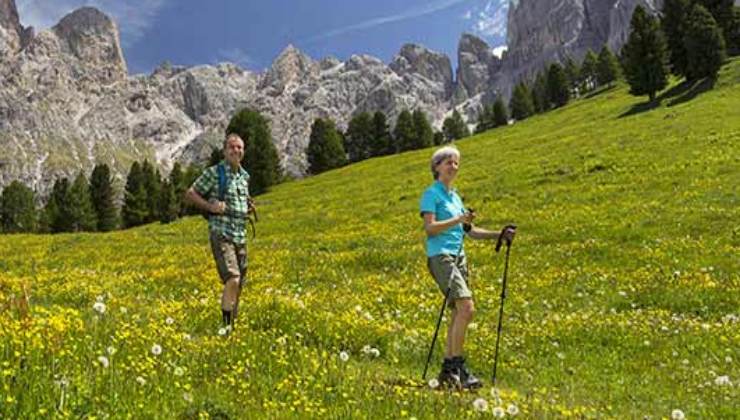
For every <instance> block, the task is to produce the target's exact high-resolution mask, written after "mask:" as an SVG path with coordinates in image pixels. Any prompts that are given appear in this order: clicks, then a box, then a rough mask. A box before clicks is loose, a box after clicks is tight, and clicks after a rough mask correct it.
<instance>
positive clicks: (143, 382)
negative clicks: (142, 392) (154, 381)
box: [136, 376, 146, 386]
mask: <svg viewBox="0 0 740 420" xmlns="http://www.w3.org/2000/svg"><path fill="white" fill-rule="evenodd" d="M136 382H137V383H138V384H139V385H141V386H144V385H146V379H144V378H142V377H141V376H137V377H136Z"/></svg>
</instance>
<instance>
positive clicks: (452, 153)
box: [430, 146, 460, 180]
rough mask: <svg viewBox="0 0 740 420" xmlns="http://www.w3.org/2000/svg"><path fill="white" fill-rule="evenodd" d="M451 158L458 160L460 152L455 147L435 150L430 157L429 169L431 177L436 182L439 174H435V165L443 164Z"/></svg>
mask: <svg viewBox="0 0 740 420" xmlns="http://www.w3.org/2000/svg"><path fill="white" fill-rule="evenodd" d="M451 157H456V158H458V159H460V151H459V150H457V147H455V146H444V147H440V148H439V149H437V150H436V151H435V152H434V154H433V155H432V160H431V162H430V163H431V167H432V176H433V177H434V179H435V180H436V179H437V178H439V172H437V169H436V168H437V165H439V164H440V163H442V162H444V161H445V160H446V159H449V158H451Z"/></svg>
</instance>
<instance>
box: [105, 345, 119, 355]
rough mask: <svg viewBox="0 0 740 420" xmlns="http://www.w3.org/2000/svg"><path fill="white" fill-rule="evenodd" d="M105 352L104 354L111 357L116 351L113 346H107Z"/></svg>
mask: <svg viewBox="0 0 740 420" xmlns="http://www.w3.org/2000/svg"><path fill="white" fill-rule="evenodd" d="M105 351H106V353H108V354H109V355H111V356H113V355H114V354H116V351H117V350H116V348H115V347H113V346H108V347H107V348H106V349H105Z"/></svg>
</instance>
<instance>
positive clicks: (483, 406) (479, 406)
mask: <svg viewBox="0 0 740 420" xmlns="http://www.w3.org/2000/svg"><path fill="white" fill-rule="evenodd" d="M473 408H475V410H476V411H486V410H488V401H486V400H484V399H483V398H476V399H475V401H473Z"/></svg>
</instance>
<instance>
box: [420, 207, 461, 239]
mask: <svg viewBox="0 0 740 420" xmlns="http://www.w3.org/2000/svg"><path fill="white" fill-rule="evenodd" d="M472 221H473V215H472V213H464V214H461V215H458V216H455V217H451V218H449V219H447V220H441V221H437V219H436V218H435V217H434V213H429V212H425V213H424V231H426V233H427V235H428V236H436V235H439V234H440V233H442V232H443V231H445V230H447V229H449V228H451V227H453V226H455V225H457V224H460V223H470V222H472Z"/></svg>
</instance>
